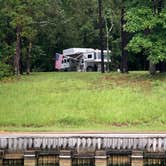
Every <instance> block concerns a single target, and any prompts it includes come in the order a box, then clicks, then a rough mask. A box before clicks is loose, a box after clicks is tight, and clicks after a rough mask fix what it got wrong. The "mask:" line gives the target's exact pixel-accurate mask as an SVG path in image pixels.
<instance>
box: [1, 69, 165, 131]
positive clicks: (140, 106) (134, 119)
mask: <svg viewBox="0 0 166 166" xmlns="http://www.w3.org/2000/svg"><path fill="white" fill-rule="evenodd" d="M165 129H166V74H160V75H157V76H153V77H152V76H150V75H149V74H148V73H145V72H131V73H130V74H128V75H122V74H120V73H110V74H104V75H101V74H100V73H33V74H32V75H30V76H23V77H21V78H20V79H18V80H16V79H6V80H3V81H1V82H0V130H1V131H3V130H8V131H13V130H20V131H71V130H103V131H106V130H107V131H109V130H110V131H116V130H117V131H126V130H127V131H134V130H135V131H138V130H139V131H146V130H150V131H154V130H160V131H161V130H165Z"/></svg>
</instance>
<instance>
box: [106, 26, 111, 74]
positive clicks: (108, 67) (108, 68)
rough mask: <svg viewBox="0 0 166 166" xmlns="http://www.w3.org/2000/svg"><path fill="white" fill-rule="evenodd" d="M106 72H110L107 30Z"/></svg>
mask: <svg viewBox="0 0 166 166" xmlns="http://www.w3.org/2000/svg"><path fill="white" fill-rule="evenodd" d="M107 72H108V73H109V72H110V54H109V32H108V29H107Z"/></svg>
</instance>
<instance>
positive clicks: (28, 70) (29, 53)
mask: <svg viewBox="0 0 166 166" xmlns="http://www.w3.org/2000/svg"><path fill="white" fill-rule="evenodd" d="M31 50H32V42H31V41H30V42H29V46H28V53H27V59H26V62H27V70H26V73H27V74H28V75H29V74H30V57H31Z"/></svg>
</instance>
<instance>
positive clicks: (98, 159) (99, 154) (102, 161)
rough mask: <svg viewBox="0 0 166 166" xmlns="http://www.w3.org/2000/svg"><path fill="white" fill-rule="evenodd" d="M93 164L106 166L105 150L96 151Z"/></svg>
mask: <svg viewBox="0 0 166 166" xmlns="http://www.w3.org/2000/svg"><path fill="white" fill-rule="evenodd" d="M95 166H107V155H106V152H105V151H96V153H95Z"/></svg>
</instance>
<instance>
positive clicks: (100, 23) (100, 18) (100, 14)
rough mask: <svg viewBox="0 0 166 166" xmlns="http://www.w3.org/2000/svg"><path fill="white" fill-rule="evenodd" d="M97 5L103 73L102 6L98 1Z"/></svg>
mask: <svg viewBox="0 0 166 166" xmlns="http://www.w3.org/2000/svg"><path fill="white" fill-rule="evenodd" d="M98 4H99V28H100V48H101V72H102V73H104V54H103V49H104V48H103V47H104V46H103V4H102V0H98Z"/></svg>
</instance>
